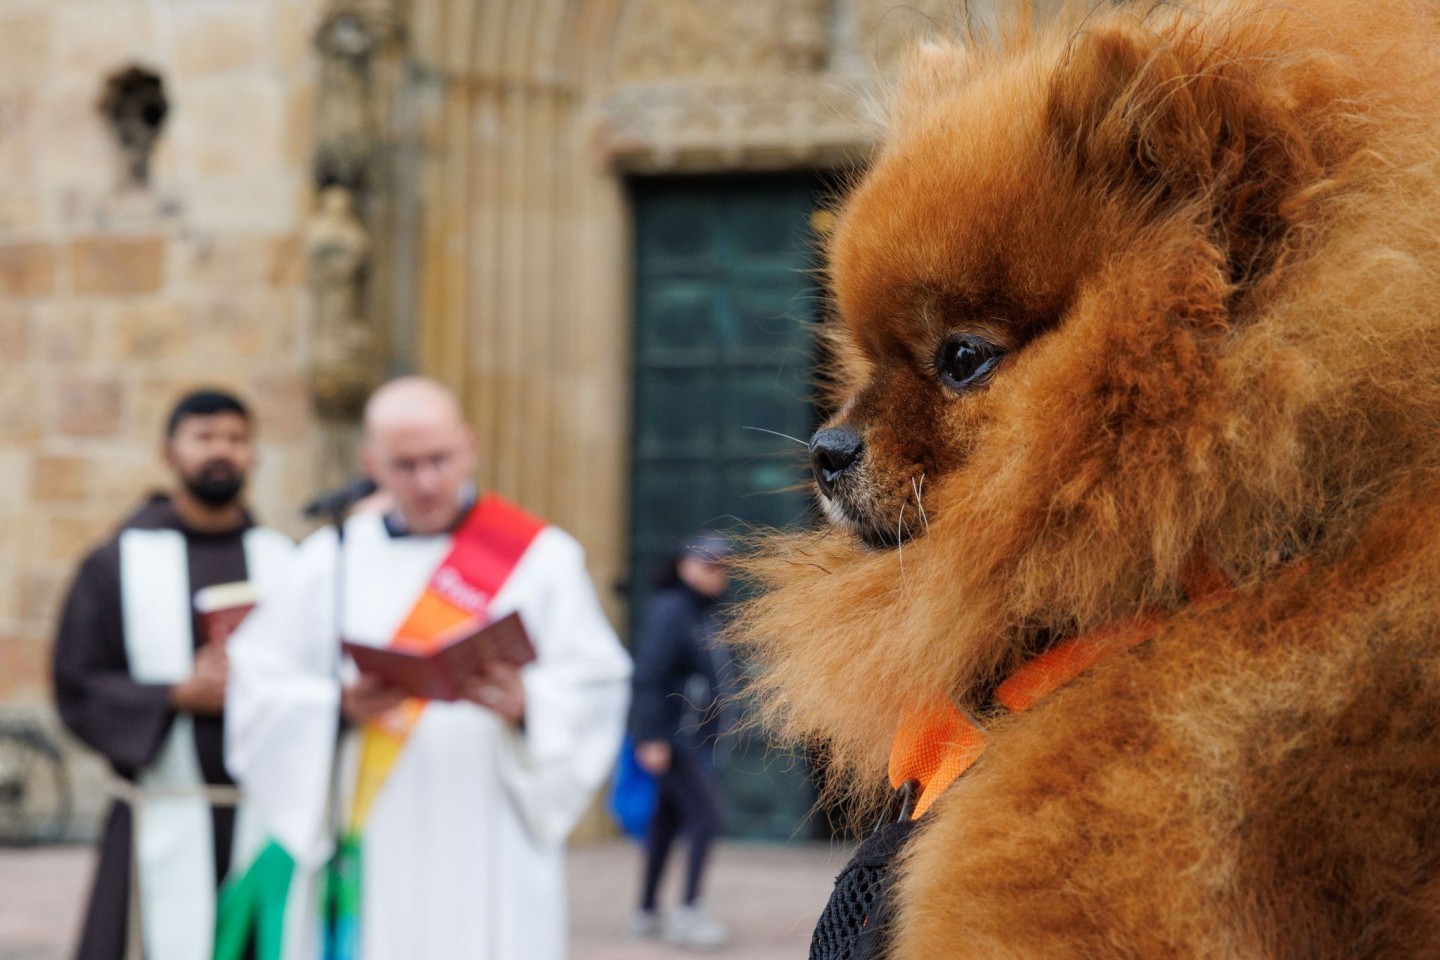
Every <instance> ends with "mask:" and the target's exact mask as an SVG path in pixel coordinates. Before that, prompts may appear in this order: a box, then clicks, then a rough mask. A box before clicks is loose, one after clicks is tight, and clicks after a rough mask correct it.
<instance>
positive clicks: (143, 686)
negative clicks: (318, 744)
mask: <svg viewBox="0 0 1440 960" xmlns="http://www.w3.org/2000/svg"><path fill="white" fill-rule="evenodd" d="M253 526H254V523H253V521H252V520H251V519H250V518H249V517H248V516H246V517H245V519H244V522H243V523H242V525H241V526H239V527H237V528H236V529H234V530H231V531H228V532H225V533H200V532H197V531H194V530H190V529H187V528H186V527H185V526H184V524H183V523H182V522H181V520H180V517H179V515H178V514H177V513H176V512H175V508H174V506H173V505H172V504H171V502H170V499H169V498H168V497H165V496H160V495H157V496H154V497H151V498H150V499H149V500H148V501H146V502H145V503H144V504H143V505H142V506H141V507H140V509H139V510H137V511H136V512H135V513H134V515H133V516H131V517H130V518H129V519H128V520H127V521H125V523H124V524H123V525H122V526H121V529H120V530H119V531H117V533H116V535H115V536H114V537H113V538H112V539H111V540H109V541H108V542H107V543H105V544H103V545H102V546H100V547H99V548H98V549H96V550H95V551H94V552H93V553H91V554H90V555H89V556H88V557H86V558H85V561H84V562H83V563H82V564H81V566H80V569H79V571H78V573H77V574H76V576H75V580H74V583H73V584H72V585H71V587H70V593H69V595H68V596H67V597H66V600H65V605H64V608H63V612H62V614H61V619H60V627H59V632H58V633H57V635H56V638H55V649H54V676H55V698H56V702H57V705H58V707H59V710H60V716H61V718H62V719H63V720H64V722H65V725H66V726H67V727H69V728H70V730H71V731H72V732H74V734H75V735H76V736H78V737H79V738H80V739H81V740H83V741H85V743H87V744H89V745H90V746H91V747H94V748H95V749H96V750H98V751H99V752H100V753H101V754H103V755H104V756H105V758H106V759H107V760H108V761H109V762H110V765H111V766H112V767H113V768H114V770H115V772H116V773H117V774H119V775H120V776H121V777H123V778H125V779H126V780H130V781H134V780H135V779H136V778H137V776H139V775H140V773H141V772H142V771H144V770H145V769H146V768H147V767H148V766H150V765H151V764H152V763H154V762H155V760H156V758H157V755H158V754H159V753H160V750H161V748H162V746H163V745H164V744H165V741H166V738H167V735H168V734H169V732H170V727H171V724H172V722H173V721H174V719H175V717H176V712H175V711H174V710H173V709H172V708H171V707H170V704H169V685H168V684H161V683H140V682H137V681H136V680H134V679H132V677H131V671H130V663H129V658H128V656H127V653H126V638H125V633H124V620H123V612H122V601H121V596H122V591H121V577H120V566H121V561H120V558H121V546H120V541H121V537H122V536H123V535H124V533H125V531H126V530H176V531H179V532H180V533H182V534H183V535H184V537H185V544H186V548H187V549H186V555H187V558H188V563H187V567H188V573H189V595H190V597H191V598H192V600H193V597H194V593H195V592H196V591H198V590H200V589H202V588H204V587H207V586H212V585H215V584H221V583H232V582H235V581H240V580H246V579H248V577H247V569H246V567H247V564H246V552H245V533H246V531H247V530H249V529H250V528H251V527H253ZM177 572H178V571H177ZM191 610H192V613H191V616H190V622H191V634H192V642H193V643H194V645H195V646H196V647H197V648H198V646H199V644H200V642H201V634H200V630H199V629H198V622H197V620H196V618H195V617H194V614H193V605H192V608H191ZM193 723H194V734H195V752H196V755H197V757H198V759H199V767H200V772H201V775H202V776H203V778H204V780H205V781H206V782H207V783H210V784H231V783H233V781H232V780H231V779H230V776H229V775H228V774H227V773H226V770H225V762H224V752H223V731H224V723H223V719H222V718H221V717H202V716H196V717H194V718H193ZM211 816H212V820H213V828H214V846H215V850H214V853H215V865H216V868H215V872H216V876H215V878H214V879H215V883H216V885H217V887H218V885H219V884H220V882H221V881H222V880H223V879H224V874H225V872H226V870H227V868H228V866H229V864H230V858H231V845H232V841H233V839H234V835H235V829H234V828H235V811H234V810H233V809H227V808H218V807H217V808H214V809H213V810H212V814H211ZM131 824H132V820H131V812H130V809H129V807H128V806H127V805H126V804H124V803H121V802H118V801H117V802H116V803H114V804H113V805H112V806H111V808H110V812H109V815H108V817H107V818H106V823H105V833H104V838H103V840H102V842H101V846H100V860H99V864H98V866H97V868H96V872H95V883H94V887H93V890H92V892H91V897H90V905H89V908H88V910H87V912H86V915H85V926H84V930H83V933H82V935H81V939H80V948H79V951H78V954H77V956H78V957H79V960H120V958H121V957H122V956H123V955H124V951H125V948H126V936H127V925H128V924H127V920H128V910H129V901H130V882H131V841H132V831H131Z"/></svg>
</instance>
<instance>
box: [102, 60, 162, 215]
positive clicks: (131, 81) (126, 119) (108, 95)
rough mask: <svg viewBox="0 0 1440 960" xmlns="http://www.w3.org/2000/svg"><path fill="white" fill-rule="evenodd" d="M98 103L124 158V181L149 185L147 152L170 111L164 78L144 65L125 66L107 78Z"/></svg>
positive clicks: (153, 145)
mask: <svg viewBox="0 0 1440 960" xmlns="http://www.w3.org/2000/svg"><path fill="white" fill-rule="evenodd" d="M98 106H99V109H100V114H101V116H103V117H104V118H105V119H106V120H107V121H109V123H110V130H111V132H112V133H113V134H114V135H115V140H116V142H117V143H118V144H119V146H120V152H121V154H122V155H123V156H124V158H125V179H126V182H127V183H128V184H129V185H131V186H136V187H144V186H146V185H148V184H149V182H150V154H151V152H152V151H153V150H154V149H155V142H156V141H157V140H159V139H160V131H161V129H162V128H163V127H164V126H165V117H166V115H167V114H168V113H169V112H170V104H169V103H168V102H167V101H166V99H165V82H164V81H163V80H161V79H160V75H159V74H157V73H152V72H151V71H149V70H146V69H144V68H143V67H138V66H130V67H126V68H125V69H124V70H121V71H119V72H118V73H114V74H111V76H110V77H108V78H107V79H106V81H105V91H104V93H102V94H101V96H100V103H99V104H98Z"/></svg>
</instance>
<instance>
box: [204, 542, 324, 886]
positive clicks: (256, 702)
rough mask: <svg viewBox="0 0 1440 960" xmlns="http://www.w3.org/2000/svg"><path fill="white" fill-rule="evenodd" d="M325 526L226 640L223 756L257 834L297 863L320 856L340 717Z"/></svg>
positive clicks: (310, 862) (321, 858) (310, 861)
mask: <svg viewBox="0 0 1440 960" xmlns="http://www.w3.org/2000/svg"><path fill="white" fill-rule="evenodd" d="M334 563H335V537H334V533H333V531H328V530H324V531H320V532H319V533H317V534H315V535H313V536H312V537H310V539H308V540H306V541H305V543H304V544H303V545H302V546H301V547H300V548H299V550H297V551H296V553H295V554H294V555H293V557H292V559H291V562H290V565H289V569H288V570H287V571H286V572H285V575H284V576H281V577H278V578H275V582H274V585H273V586H272V587H271V588H270V589H269V590H268V592H267V595H265V596H264V597H262V599H261V602H260V605H259V606H258V607H256V608H255V610H254V611H253V612H252V613H251V614H250V616H248V617H246V618H245V621H244V623H242V624H241V626H240V629H239V630H237V631H236V632H235V634H234V635H233V636H232V637H231V638H230V640H229V642H228V643H227V645H226V649H227V652H228V653H229V657H230V675H229V682H228V688H227V690H226V698H225V758H226V766H227V767H228V768H229V770H230V775H231V776H233V777H234V778H235V781H236V782H237V783H238V784H240V786H241V788H242V789H243V791H244V793H245V799H246V803H247V805H248V806H249V807H250V808H251V809H252V810H253V811H254V812H255V813H256V814H257V815H258V817H259V820H260V824H261V827H262V828H263V830H264V831H265V833H266V834H267V835H268V836H269V837H271V838H273V839H274V840H276V841H277V842H278V843H279V844H280V845H281V846H282V847H284V848H285V850H286V851H287V852H288V853H289V854H290V855H291V856H293V857H294V858H295V859H296V861H297V862H298V863H301V864H305V865H310V866H314V865H317V864H319V863H321V862H323V861H324V859H325V858H326V857H328V856H329V854H330V848H331V845H332V842H333V841H332V837H331V835H330V829H329V822H328V821H329V818H328V814H329V807H330V799H331V798H330V794H331V789H332V788H331V770H332V766H333V763H334V754H335V745H336V737H337V735H338V725H339V719H340V685H339V681H338V680H337V679H336V673H335V667H336V660H337V650H336V644H335V640H334V632H333V619H334V617H333V609H332V607H333V603H334V590H333V583H332V576H333V570H334Z"/></svg>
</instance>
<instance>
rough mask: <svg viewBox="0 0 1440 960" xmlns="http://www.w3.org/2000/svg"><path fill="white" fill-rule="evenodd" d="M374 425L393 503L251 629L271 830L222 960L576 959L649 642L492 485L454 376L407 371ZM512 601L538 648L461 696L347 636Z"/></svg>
mask: <svg viewBox="0 0 1440 960" xmlns="http://www.w3.org/2000/svg"><path fill="white" fill-rule="evenodd" d="M364 427H365V441H364V447H363V457H364V463H365V467H366V472H367V473H368V474H369V476H370V477H371V478H372V479H374V480H375V481H376V482H377V483H378V484H379V486H380V489H381V492H382V495H383V496H386V497H388V500H389V503H390V509H389V510H388V512H360V513H358V514H357V515H355V516H352V517H351V518H350V519H349V520H348V521H347V522H346V523H345V525H344V527H343V537H341V536H339V535H337V532H336V531H335V530H334V529H325V530H322V531H320V532H318V533H316V534H314V535H313V536H311V537H310V538H309V539H308V540H306V541H305V543H304V544H303V545H302V546H301V547H300V550H299V554H298V559H297V563H296V566H295V571H294V574H293V576H291V577H290V578H288V582H287V583H286V584H285V586H284V588H283V589H282V590H281V591H280V592H279V593H277V594H275V595H273V596H271V597H269V598H267V599H266V600H265V601H264V602H262V603H261V605H260V607H259V608H258V609H257V610H256V612H255V614H254V615H253V616H252V617H251V619H250V621H249V622H247V624H246V625H245V626H244V627H242V628H241V630H240V632H239V633H238V634H237V635H236V637H235V638H234V639H233V640H232V644H231V657H232V661H231V663H232V665H231V678H230V681H231V682H230V696H231V701H232V706H231V709H230V710H229V711H228V712H227V738H228V744H229V747H230V754H229V760H230V764H231V769H232V771H233V772H234V774H235V776H236V779H237V780H239V781H240V782H241V784H242V785H243V786H244V788H245V790H246V794H247V797H248V798H249V799H250V800H251V802H252V803H253V804H254V805H255V806H256V808H257V810H258V811H259V815H260V817H261V820H262V822H263V823H264V824H265V826H266V827H267V829H268V830H269V832H270V837H271V840H272V843H271V845H270V846H269V847H268V848H267V852H266V853H262V855H261V856H260V857H259V858H257V860H256V862H255V869H253V870H252V871H251V873H250V874H249V875H247V876H246V877H245V878H244V880H243V881H242V882H241V883H240V884H239V886H238V887H237V889H236V890H235V891H234V894H235V895H234V896H233V897H232V900H231V905H232V906H233V907H234V910H232V911H226V910H224V909H223V908H222V917H221V921H220V923H221V931H220V938H221V950H220V951H219V952H217V957H218V958H220V960H226V958H228V957H239V956H242V955H243V951H244V950H245V949H247V948H248V947H250V946H252V945H253V948H254V949H255V951H256V954H257V955H258V956H260V957H262V958H263V957H284V958H287V960H289V958H301V957H313V956H316V952H315V951H316V948H317V947H316V945H317V943H319V942H322V941H323V943H324V949H325V956H327V957H330V958H341V960H397V958H405V960H559V958H561V957H563V956H564V952H565V940H566V936H565V888H564V880H565V877H564V864H563V859H562V856H563V842H564V839H565V837H566V835H567V834H568V833H569V832H570V830H571V829H572V827H573V826H574V824H575V823H576V821H577V819H578V818H579V816H580V815H581V813H582V812H583V811H584V810H585V809H586V807H587V806H588V804H589V802H590V799H591V796H592V794H593V793H594V791H595V790H596V788H597V787H598V786H599V785H600V783H601V781H602V780H603V779H604V777H605V776H606V774H607V773H608V771H609V770H610V767H611V764H612V763H613V760H614V757H615V754H616V751H617V749H618V746H619V743H620V738H621V734H622V725H623V723H624V718H625V713H626V708H627V705H628V704H627V701H628V688H629V683H628V680H629V675H630V660H629V658H628V656H627V655H626V653H625V651H624V650H623V648H622V647H621V646H620V644H619V642H618V641H617V640H616V638H615V635H614V633H613V631H612V630H611V628H610V625H609V623H608V622H607V621H606V619H605V617H604V615H603V614H602V612H601V610H600V605H599V603H598V602H597V599H596V596H595V592H594V589H593V587H592V585H591V583H590V579H589V577H588V575H587V574H586V571H585V563H584V557H583V554H582V552H581V549H580V547H579V545H578V544H577V543H576V542H575V541H574V540H573V539H572V538H571V537H570V536H569V535H568V534H566V533H565V532H563V531H561V530H560V529H558V528H556V527H554V526H551V525H549V524H547V523H545V522H543V521H541V520H538V519H536V518H535V517H532V516H530V515H529V514H527V513H525V512H524V511H522V510H520V509H519V508H518V507H516V506H514V505H512V504H510V503H507V502H506V501H504V500H502V499H500V498H499V497H497V496H494V495H487V496H477V494H476V492H475V488H474V486H473V485H472V484H471V481H470V477H471V476H472V474H473V471H474V467H475V448H474V441H473V438H472V434H471V432H470V430H469V428H468V427H467V426H466V424H465V423H464V421H463V419H462V417H461V414H460V409H459V406H458V404H457V403H456V401H455V398H454V397H453V396H452V395H451V394H450V393H449V392H448V391H447V390H445V389H444V388H443V387H441V386H440V385H439V384H436V383H434V382H433V381H429V380H424V379H420V378H414V377H412V378H405V379H401V380H397V381H392V382H391V383H389V384H387V385H385V386H383V387H381V388H380V389H379V390H378V391H377V392H376V394H375V395H374V396H373V397H372V398H371V400H370V402H369V404H368V406H367V409H366V412H365V423H364ZM510 613H518V614H519V616H520V618H521V620H522V622H523V624H524V627H525V629H526V631H527V632H528V633H529V636H530V639H531V641H532V642H533V645H534V647H535V652H536V654H537V655H538V656H537V658H536V659H535V660H534V661H533V662H530V663H528V664H524V665H520V664H519V662H518V660H517V661H516V662H510V661H504V660H499V659H491V660H487V661H485V665H484V668H483V670H482V671H481V672H480V673H478V674H474V675H468V676H467V677H466V678H465V683H464V687H463V696H461V697H460V698H459V699H458V700H455V701H454V702H442V701H440V700H429V701H426V700H419V699H406V698H405V695H404V693H403V692H402V691H400V690H399V689H397V688H394V687H391V686H387V684H386V681H385V680H383V679H382V678H381V677H380V675H379V674H376V673H361V672H360V671H359V670H358V668H357V667H356V665H355V662H354V661H353V660H352V659H351V658H350V657H348V656H346V655H344V653H343V650H342V646H341V641H342V639H343V640H344V641H348V642H349V643H351V644H360V645H363V646H370V647H391V648H397V649H401V650H407V651H410V652H412V653H419V654H424V653H426V652H428V651H433V650H434V649H435V648H436V647H438V646H439V645H440V643H441V642H442V640H443V638H444V637H445V636H447V635H453V634H454V632H455V629H456V628H457V627H459V628H460V629H461V630H462V631H463V629H464V626H463V625H464V624H467V623H472V622H484V621H489V620H494V619H497V618H500V617H503V616H505V615H507V614H510ZM371 659H373V658H371ZM367 662H368V660H367ZM337 724H338V733H339V734H340V736H339V739H338V744H339V747H338V750H337ZM332 769H333V770H334V771H335V775H334V776H333V778H332V774H331V771H332ZM337 836H338V838H339V839H338V842H336V839H335V838H336V837H337ZM317 901H318V902H320V903H321V904H322V909H321V910H320V911H318V914H319V915H318V916H317V911H316V910H315V909H313V906H314V904H315V903H316V902H317Z"/></svg>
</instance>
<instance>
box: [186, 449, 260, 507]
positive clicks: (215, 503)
mask: <svg viewBox="0 0 1440 960" xmlns="http://www.w3.org/2000/svg"><path fill="white" fill-rule="evenodd" d="M184 483H185V489H186V490H188V491H190V495H191V496H193V497H194V498H195V499H196V500H199V501H200V502H201V503H203V504H205V505H206V506H209V507H228V506H230V504H232V503H234V502H235V500H236V498H237V497H239V496H240V491H241V490H243V489H245V477H244V476H243V475H242V474H241V473H240V471H239V470H236V469H235V466H234V464H232V463H230V462H229V461H226V460H212V461H210V462H209V463H207V464H205V465H204V466H203V467H201V468H200V470H199V472H197V473H196V474H195V475H194V476H190V477H185V478H184Z"/></svg>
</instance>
